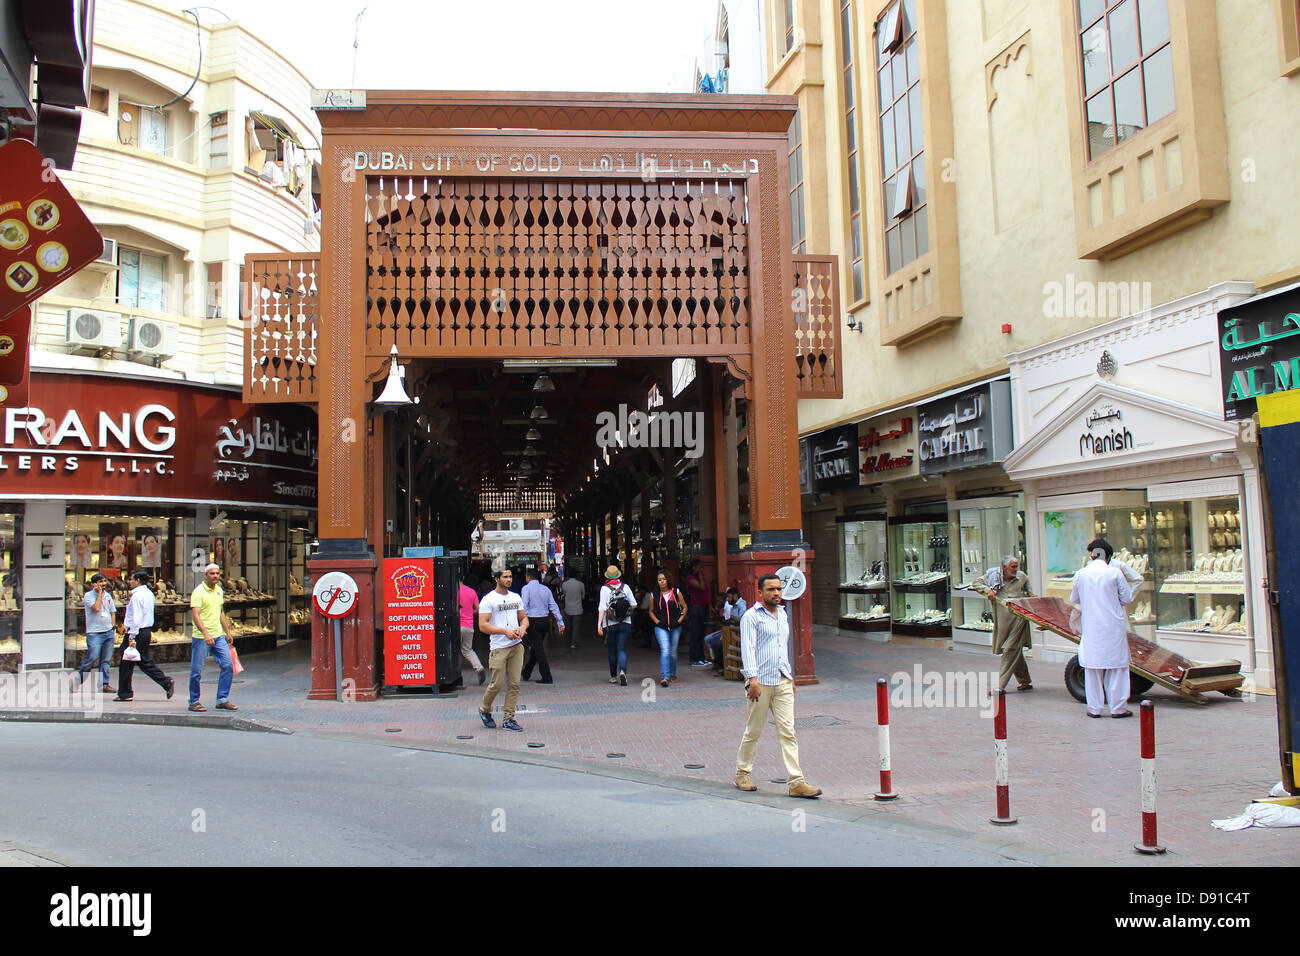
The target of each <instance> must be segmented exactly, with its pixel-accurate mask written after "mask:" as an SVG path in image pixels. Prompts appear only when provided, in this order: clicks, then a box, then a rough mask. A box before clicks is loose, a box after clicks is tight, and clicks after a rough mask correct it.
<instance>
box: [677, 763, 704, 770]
mask: <svg viewBox="0 0 1300 956" xmlns="http://www.w3.org/2000/svg"><path fill="white" fill-rule="evenodd" d="M682 766H683V767H685V768H686V769H687V770H703V769H704V764H702V763H687V764H682Z"/></svg>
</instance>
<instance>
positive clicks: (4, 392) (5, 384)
mask: <svg viewBox="0 0 1300 956" xmlns="http://www.w3.org/2000/svg"><path fill="white" fill-rule="evenodd" d="M31 332H32V307H31V306H30V305H25V306H23V307H22V308H21V309H19V310H18V311H17V312H11V313H10V314H9V315H6V316H4V317H3V318H0V407H6V406H10V407H13V408H22V406H24V405H26V404H27V372H28V364H29V362H28V358H29V353H28V349H27V343H28V341H29V339H30V337H31Z"/></svg>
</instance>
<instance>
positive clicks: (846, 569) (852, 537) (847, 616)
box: [840, 515, 890, 631]
mask: <svg viewBox="0 0 1300 956" xmlns="http://www.w3.org/2000/svg"><path fill="white" fill-rule="evenodd" d="M886 528H887V524H886V522H885V516H884V515H875V516H863V517H862V518H859V519H854V518H844V519H841V523H840V627H842V628H844V629H846V630H855V631H888V630H889V617H890V615H889V559H888V552H887V550H886V533H885V532H886Z"/></svg>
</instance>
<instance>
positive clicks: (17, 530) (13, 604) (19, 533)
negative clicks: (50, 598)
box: [0, 503, 23, 673]
mask: <svg viewBox="0 0 1300 956" xmlns="http://www.w3.org/2000/svg"><path fill="white" fill-rule="evenodd" d="M0 507H3V508H4V509H5V510H4V511H3V512H0V673H16V672H17V671H18V664H19V662H20V661H21V660H22V645H21V643H20V641H21V640H22V633H23V612H22V599H23V588H22V566H23V553H22V545H23V515H22V505H17V506H15V505H14V504H12V503H6V504H4V505H0Z"/></svg>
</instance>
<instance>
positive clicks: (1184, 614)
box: [1151, 495, 1249, 635]
mask: <svg viewBox="0 0 1300 956" xmlns="http://www.w3.org/2000/svg"><path fill="white" fill-rule="evenodd" d="M1151 511H1152V513H1153V515H1154V521H1155V537H1156V542H1157V546H1156V566H1155V580H1156V615H1157V626H1158V627H1160V628H1161V629H1162V630H1172V631H1196V632H1200V633H1213V634H1225V635H1226V634H1236V635H1243V634H1246V633H1248V627H1249V625H1248V623H1247V621H1246V614H1245V594H1246V571H1245V559H1244V551H1243V548H1242V545H1243V542H1242V526H1241V499H1240V498H1239V497H1237V496H1236V495H1232V496H1230V497H1223V498H1193V499H1191V500H1181V501H1155V502H1152V504H1151Z"/></svg>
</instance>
